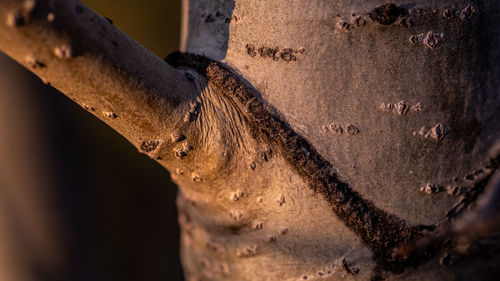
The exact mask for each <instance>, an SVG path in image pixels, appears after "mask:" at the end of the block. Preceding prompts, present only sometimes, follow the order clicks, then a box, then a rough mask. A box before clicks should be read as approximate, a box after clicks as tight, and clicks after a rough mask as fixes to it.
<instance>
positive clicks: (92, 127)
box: [0, 0, 183, 281]
mask: <svg viewBox="0 0 500 281" xmlns="http://www.w3.org/2000/svg"><path fill="white" fill-rule="evenodd" d="M83 2H84V3H85V4H86V5H87V6H89V7H90V8H91V9H93V10H95V11H96V12H98V13H99V14H101V15H104V16H106V17H108V18H111V19H112V20H113V22H114V24H115V25H116V26H117V27H118V28H120V29H122V30H123V31H125V33H127V34H129V35H130V36H131V37H132V38H134V39H136V40H137V41H139V42H140V43H141V44H143V45H144V46H146V47H147V48H149V49H150V50H152V51H153V52H154V53H156V54H157V55H158V56H160V57H165V56H166V55H167V54H168V53H170V52H172V51H175V50H177V49H178V46H179V30H180V11H181V10H180V0H175V1H174V0H150V1H139V0H84V1H83ZM175 196H176V187H175V185H174V184H173V183H172V182H171V181H170V177H169V174H168V172H167V171H166V170H164V169H163V168H162V167H161V166H160V165H158V164H156V163H155V162H154V161H152V160H150V159H149V158H148V157H147V156H145V155H143V154H140V153H138V152H137V150H136V149H135V148H134V147H133V146H132V145H131V144H129V143H128V142H127V141H126V140H125V139H124V138H122V137H121V136H120V135H118V134H117V133H116V132H114V131H113V130H111V129H110V128H109V127H108V126H107V125H105V124H104V123H102V122H101V121H100V120H98V119H97V118H95V117H93V116H92V115H90V114H89V113H88V112H86V111H85V110H83V109H82V108H80V107H79V106H78V105H76V104H75V103H73V102H72V101H71V100H69V99H68V98H66V97H65V96H64V95H62V94H61V93H59V92H58V91H57V90H55V89H53V88H51V87H50V86H46V85H44V84H43V83H42V82H41V81H40V80H39V79H38V78H36V77H35V76H33V75H32V74H31V73H30V72H29V71H27V70H25V69H24V68H22V67H21V66H19V65H18V64H16V63H15V62H13V61H12V60H11V59H9V58H8V57H6V56H5V55H4V54H2V53H0V280H1V281H4V280H5V281H38V280H50V281H52V280H86V281H87V280H107V281H109V280H134V281H136V280H142V281H157V280H158V281H159V280H183V276H182V269H181V266H180V262H179V254H178V252H179V249H178V248H179V242H178V240H179V229H178V225H177V213H176V209H175Z"/></svg>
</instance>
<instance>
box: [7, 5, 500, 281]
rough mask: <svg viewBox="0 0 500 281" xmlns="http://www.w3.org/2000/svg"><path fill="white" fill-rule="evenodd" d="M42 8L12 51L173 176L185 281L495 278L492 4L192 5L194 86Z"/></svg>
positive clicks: (17, 30) (27, 13)
mask: <svg viewBox="0 0 500 281" xmlns="http://www.w3.org/2000/svg"><path fill="white" fill-rule="evenodd" d="M28 2H31V1H25V2H23V3H24V5H21V4H23V3H17V2H15V1H6V2H4V3H2V5H0V14H4V15H6V18H7V24H8V25H9V26H10V27H9V28H4V29H2V30H0V48H1V49H2V50H3V51H5V52H6V53H8V54H9V55H10V56H12V57H13V58H15V59H16V60H18V61H21V63H24V64H25V65H26V66H30V65H31V67H34V68H35V69H34V72H35V73H36V74H38V75H40V76H41V77H46V78H48V79H49V81H51V83H52V84H53V85H54V86H55V87H57V88H58V89H60V90H61V91H63V92H65V93H66V94H68V95H69V96H70V97H72V98H73V99H75V100H76V101H77V102H79V103H81V104H85V105H84V106H87V107H88V108H89V109H90V111H94V113H96V112H100V111H103V112H104V117H103V116H102V115H101V116H100V118H102V119H103V120H104V121H105V122H107V123H108V124H110V125H111V126H112V127H113V128H115V129H116V130H118V131H119V132H120V133H122V134H124V135H125V136H126V137H127V138H128V139H129V140H130V141H131V142H132V143H134V144H135V145H136V146H137V147H138V148H139V149H140V150H141V151H142V152H145V153H147V154H148V155H150V156H151V157H152V158H155V159H156V160H157V161H158V162H159V163H161V164H162V165H163V166H164V167H166V168H167V169H168V170H169V171H171V173H172V177H173V179H174V180H175V181H176V182H177V183H178V185H179V188H180V191H181V193H180V195H179V197H178V208H179V213H180V217H179V222H180V225H181V228H182V238H181V240H182V249H181V253H182V262H183V265H184V269H185V272H186V276H187V277H188V280H306V279H307V280H309V279H318V280H334V279H338V278H339V277H345V278H346V279H350V278H352V279H358V280H369V279H375V280H380V279H387V280H398V279H404V280H470V279H485V280H487V279H492V278H493V277H494V276H495V274H496V273H497V271H496V270H495V269H492V267H493V266H494V265H495V264H496V263H498V258H499V256H498V241H497V239H496V238H497V237H496V236H492V235H491V234H492V233H494V232H495V231H498V225H497V224H496V223H494V222H488V220H486V219H485V218H486V217H497V216H498V215H497V213H496V211H495V210H497V209H495V207H491V206H498V200H497V199H496V198H497V197H498V196H496V195H495V194H497V193H498V191H497V188H498V187H497V186H498V184H497V181H498V180H496V181H495V180H492V176H493V174H494V173H495V171H496V169H497V167H498V165H499V162H500V158H499V153H498V149H493V150H492V148H493V147H494V146H495V143H498V141H499V135H500V133H499V132H500V130H499V129H500V128H499V127H500V122H498V120H497V119H498V113H499V112H500V95H499V94H498V88H499V87H498V86H499V85H498V84H499V77H500V75H499V74H500V69H499V68H500V64H499V63H498V62H499V61H500V60H499V58H500V57H499V55H500V54H499V52H500V51H498V48H496V46H498V43H500V42H499V40H500V36H499V35H500V34H499V32H500V31H499V30H500V29H499V28H497V26H496V24H495V21H496V15H498V12H499V6H500V4H498V3H497V2H495V1H486V0H484V1H471V2H466V1H460V2H452V1H445V0H442V1H427V0H423V1H419V2H418V3H405V2H403V1H395V2H394V4H392V3H382V2H380V1H336V2H332V1H326V0H325V1H323V0H318V1H314V2H311V3H304V1H298V0H276V1H258V0H255V1H239V0H238V1H202V0H192V1H185V3H184V4H185V8H184V11H185V14H184V28H183V31H184V35H183V38H185V42H184V43H183V48H184V49H183V51H184V52H188V53H191V54H185V53H176V54H173V55H171V56H169V58H168V59H167V61H168V62H169V63H170V64H171V65H172V66H174V67H176V68H178V69H180V71H176V70H174V69H173V68H172V67H170V66H168V65H167V64H164V63H162V62H160V61H159V60H158V59H156V58H155V57H154V56H153V55H151V54H150V53H148V52H147V51H145V50H144V49H142V48H140V47H139V46H137V44H136V43H135V42H133V41H132V40H131V39H129V38H127V37H126V36H125V35H123V34H122V33H120V32H119V31H117V30H116V29H115V28H113V27H112V26H110V25H109V24H108V23H107V22H106V21H105V20H104V19H103V18H101V17H100V16H97V15H95V14H93V13H92V12H91V11H90V10H88V9H87V8H85V7H83V6H82V5H80V4H78V3H77V2H76V1H53V2H48V1H38V2H37V5H35V6H33V7H34V8H33V9H29V8H30V6H29V5H27V4H26V3H28ZM49 3H54V4H53V5H52V6H51V5H50V4H49ZM27 7H28V8H27ZM50 13H53V14H54V15H56V16H55V20H54V21H49V20H48V19H49V17H48V16H49V14H50ZM58 15H62V16H61V20H60V21H59V17H58ZM75 19H76V20H75ZM95 30H97V31H98V32H95ZM40 34H44V35H43V37H42V36H41V35H40ZM42 38H44V39H43V40H42ZM61 38H62V39H61ZM108 40H110V41H108ZM113 40H114V41H113ZM113 42H115V43H113ZM115 45H116V46H117V47H115ZM63 46H65V47H64V48H63ZM34 54H37V56H36V58H35V56H34ZM38 54H40V56H38ZM66 54H69V55H66ZM26 56H28V58H29V59H28V60H26V59H25V58H26ZM131 58H134V59H137V60H138V61H137V62H134V61H133V60H132V59H131ZM23 61H24V62H23ZM37 62H38V63H37ZM42 65H43V66H42ZM130 81H132V82H130ZM97 115H100V114H99V113H98V114H97ZM494 178H496V179H498V176H496V177H494ZM488 184H489V187H488V188H489V189H490V190H491V191H490V192H489V193H485V194H489V197H485V198H486V199H482V200H483V203H481V200H480V201H479V202H480V204H477V207H475V210H477V211H471V212H469V213H468V214H469V218H467V216H463V213H467V212H466V211H465V210H466V209H467V208H469V207H470V206H473V203H474V202H476V201H477V198H479V197H480V196H481V194H482V193H484V190H485V188H486V187H487V186H488ZM457 196H460V197H457ZM488 199H491V200H489V201H488ZM472 208H473V209H474V207H472ZM488 211H489V212H488ZM457 218H458V219H457ZM471 218H482V219H484V222H482V223H479V224H478V223H475V222H474V219H471ZM493 221H494V220H493ZM472 226H474V227H477V228H478V230H477V231H475V232H474V233H473V234H472V235H469V234H467V235H464V232H463V229H469V228H470V229H473V227H472ZM479 229H480V230H482V231H479ZM479 238H481V239H479ZM485 245H487V246H485ZM457 262H458V263H459V264H460V266H456V265H455V264H456V263H457Z"/></svg>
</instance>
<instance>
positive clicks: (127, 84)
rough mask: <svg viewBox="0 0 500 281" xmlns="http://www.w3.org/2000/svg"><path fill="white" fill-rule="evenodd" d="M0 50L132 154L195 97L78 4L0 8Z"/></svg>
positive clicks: (180, 78) (64, 0) (163, 131)
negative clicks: (125, 143)
mask: <svg viewBox="0 0 500 281" xmlns="http://www.w3.org/2000/svg"><path fill="white" fill-rule="evenodd" d="M0 24H2V25H3V26H2V27H1V28H0V50H1V51H3V52H5V53H6V54H8V55H9V56H10V57H12V58H13V59H15V60H16V61H18V62H19V63H21V64H23V65H24V66H25V67H27V68H28V69H30V70H31V71H32V72H33V73H35V74H36V75H37V76H39V77H40V78H41V79H42V80H44V81H45V82H46V83H48V84H50V85H52V86H54V87H55V88H57V89H58V90H60V91H61V92H63V93H64V94H65V95H67V96H68V97H70V98H71V99H73V100H74V101H75V102H77V103H78V104H80V105H81V106H83V107H84V108H85V109H87V110H88V111H90V112H91V113H93V114H94V115H96V116H97V117H98V118H100V119H102V120H103V121H104V122H106V123H107V124H109V125H110V126H111V127H113V128H114V129H115V130H117V131H118V132H119V133H120V134H122V135H124V136H125V137H126V138H127V139H128V140H129V141H130V142H132V143H133V144H134V145H136V146H140V145H141V141H142V140H145V139H150V138H161V137H164V138H167V135H169V134H170V131H171V128H172V127H173V124H174V123H175V122H177V120H178V119H179V118H182V114H181V112H185V111H186V110H185V109H184V107H187V106H188V101H189V100H192V99H193V98H194V97H195V95H196V89H195V87H194V85H193V84H192V83H190V82H189V81H188V79H186V77H185V76H184V74H183V73H181V72H179V71H177V70H175V69H174V68H172V67H171V66H170V65H168V64H167V63H165V62H164V61H163V60H162V59H160V58H158V57H157V56H155V55H154V54H153V53H152V52H150V51H148V50H147V49H145V48H144V47H142V46H141V45H140V44H139V43H137V42H136V41H134V40H133V39H131V38H130V37H128V36H127V35H126V34H124V33H123V32H121V31H120V30H118V29H117V28H116V27H114V26H113V25H112V23H111V22H110V21H109V20H107V19H106V18H104V17H102V16H100V15H97V14H96V13H94V12H93V11H92V10H90V9H89V8H87V7H85V6H84V5H82V4H81V3H79V2H78V1H76V0H38V1H36V0H25V1H16V0H2V1H0Z"/></svg>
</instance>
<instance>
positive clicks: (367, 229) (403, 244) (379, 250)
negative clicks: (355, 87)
mask: <svg viewBox="0 0 500 281" xmlns="http://www.w3.org/2000/svg"><path fill="white" fill-rule="evenodd" d="M166 60H167V62H168V63H170V64H171V65H173V66H174V67H180V66H183V67H190V68H193V69H195V70H196V71H197V72H198V73H200V74H201V75H202V76H204V77H205V78H206V79H207V80H208V81H210V82H211V83H213V84H214V85H215V86H216V87H218V88H219V90H220V92H221V93H224V94H225V95H226V98H228V99H231V100H233V101H235V102H237V104H239V106H240V107H241V108H242V111H243V112H245V113H246V116H245V117H246V118H247V122H248V124H249V126H250V127H251V128H250V129H251V130H252V131H253V134H254V135H255V137H257V138H262V139H263V140H264V141H267V142H269V143H272V144H274V146H275V147H274V149H276V150H277V151H279V153H280V154H282V155H283V157H284V158H285V159H286V160H287V161H288V162H289V164H290V165H291V166H292V167H293V168H294V169H295V170H296V172H297V173H298V174H300V175H301V176H302V177H303V178H304V179H305V181H306V182H308V184H309V186H310V187H311V188H312V189H313V190H314V191H315V192H316V193H319V194H321V195H323V196H324V198H325V199H326V200H327V201H328V202H329V204H330V205H331V208H332V210H333V212H334V213H335V214H336V215H337V216H338V217H339V218H340V219H341V220H342V221H343V222H344V224H345V225H346V226H348V227H349V228H350V229H351V230H352V231H354V232H355V233H356V234H357V235H358V236H359V237H361V239H362V240H363V241H364V242H365V244H366V245H367V246H368V247H370V249H371V250H372V251H373V253H374V258H375V260H376V261H377V264H378V266H379V268H380V269H383V270H388V271H391V272H395V273H397V272H402V271H403V269H404V268H405V267H406V266H414V265H416V264H418V261H419V260H422V259H427V258H429V257H431V256H432V254H433V253H434V252H435V251H436V250H438V249H439V248H441V247H442V244H441V243H437V242H436V240H433V242H436V243H434V244H432V243H427V244H428V245H426V246H425V247H420V248H418V251H415V249H417V248H416V247H413V246H412V245H414V244H418V243H417V241H421V240H422V239H424V238H425V234H423V233H431V232H432V231H434V230H436V226H429V225H428V226H426V225H418V226H412V225H408V224H407V223H406V222H405V221H404V220H402V219H401V218H398V217H397V216H396V215H393V214H389V213H387V212H385V211H384V210H381V209H379V208H377V207H376V206H375V205H374V204H373V203H371V202H370V201H368V200H365V199H363V198H362V197H361V196H360V194H358V193H357V192H356V191H354V190H353V189H352V188H351V187H350V186H349V184H348V183H345V182H342V181H341V180H339V178H338V175H337V172H336V170H335V168H334V167H333V166H332V165H331V163H329V162H328V161H327V160H325V159H324V158H323V157H322V156H321V155H320V154H319V153H318V152H317V151H316V150H315V148H314V147H313V146H312V145H311V144H310V143H309V142H308V141H307V140H306V139H305V138H304V137H302V136H300V135H299V134H297V133H296V132H294V130H293V129H291V128H290V126H289V125H288V124H287V122H286V121H284V120H283V119H282V118H281V117H280V116H279V115H278V114H277V113H275V110H274V109H272V108H270V107H269V106H267V105H264V104H263V103H262V102H261V101H260V98H259V94H258V92H257V91H256V90H254V89H253V88H252V87H251V86H250V85H248V83H246V82H245V81H243V79H241V78H239V77H238V76H237V75H236V74H234V73H233V72H232V71H231V70H229V69H228V67H226V66H224V65H222V64H221V63H218V62H216V61H213V60H210V59H208V58H206V57H203V56H199V55H192V54H184V53H174V54H172V55H170V56H169V57H168V58H167V59H166ZM488 165H489V166H488V167H490V168H491V169H496V167H497V166H498V159H494V160H493V161H491V163H490V164H488ZM490 176H491V173H490V174H489V175H488V176H487V177H486V178H485V179H484V180H483V181H481V182H480V183H479V184H478V185H477V186H476V187H475V188H474V189H472V190H471V192H470V196H468V197H467V198H469V197H470V198H471V199H472V200H467V201H466V202H465V201H464V202H463V205H464V206H468V205H469V204H470V203H471V202H472V201H474V199H475V198H477V195H478V194H480V193H481V191H482V189H483V188H484V186H485V185H486V183H487V182H488V180H489V177H490ZM424 240H425V239H424ZM439 241H441V240H439Z"/></svg>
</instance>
